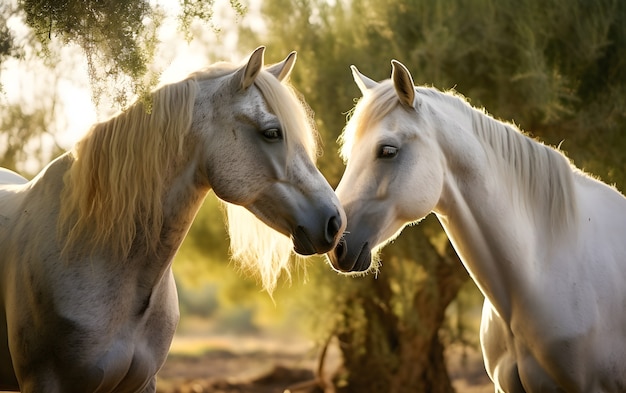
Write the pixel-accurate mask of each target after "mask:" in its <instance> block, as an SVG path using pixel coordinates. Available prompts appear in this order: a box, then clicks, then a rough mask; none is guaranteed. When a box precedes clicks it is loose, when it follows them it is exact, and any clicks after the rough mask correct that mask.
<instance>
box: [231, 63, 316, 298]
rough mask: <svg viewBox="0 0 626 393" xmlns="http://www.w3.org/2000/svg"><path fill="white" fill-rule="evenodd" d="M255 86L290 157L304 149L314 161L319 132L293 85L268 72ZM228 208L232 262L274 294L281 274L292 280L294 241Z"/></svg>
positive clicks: (245, 212) (238, 209)
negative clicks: (274, 118) (277, 124)
mask: <svg viewBox="0 0 626 393" xmlns="http://www.w3.org/2000/svg"><path fill="white" fill-rule="evenodd" d="M254 84H255V86H256V87H257V88H258V89H259V90H260V92H261V94H262V95H263V97H264V98H265V100H266V102H267V105H268V106H269V109H270V110H271V111H272V112H273V113H274V114H275V115H276V116H277V117H278V119H279V121H280V123H281V126H282V127H283V134H284V137H285V140H286V144H287V149H288V154H289V151H292V152H293V151H295V150H300V149H303V150H304V151H305V152H306V153H307V155H308V156H309V158H310V159H311V161H313V162H315V160H316V157H317V153H318V152H317V133H316V130H315V127H314V122H313V116H312V112H311V111H310V109H309V108H308V106H307V105H306V103H305V102H304V100H303V99H302V98H301V97H300V96H299V95H298V93H297V92H296V91H295V90H294V89H293V88H292V87H291V86H290V85H288V84H285V83H284V82H282V83H281V82H280V81H278V80H277V79H276V78H275V77H274V76H273V75H271V74H270V73H268V72H261V73H260V74H259V75H258V77H257V79H256V80H255V83H254ZM288 161H291V160H288ZM226 206H227V208H226V216H227V221H228V231H229V237H230V250H231V255H232V257H233V259H235V260H236V261H237V262H238V263H239V265H240V266H241V267H242V268H243V269H245V270H249V271H254V272H258V274H259V276H260V278H261V281H262V283H263V286H264V287H265V288H266V290H267V291H268V292H269V293H272V291H273V290H274V288H275V287H276V284H277V281H278V278H279V276H280V274H281V273H282V272H284V273H285V274H287V276H288V277H291V275H290V270H289V262H290V259H291V256H292V255H293V253H292V248H293V243H292V241H291V239H290V238H288V237H287V236H285V235H282V234H281V233H279V232H277V231H275V230H273V229H271V228H270V227H269V226H267V225H266V224H264V223H263V222H261V221H260V220H259V219H258V218H256V217H255V216H254V215H253V214H252V213H250V212H249V211H248V210H246V209H245V208H243V207H241V206H236V205H232V204H226Z"/></svg>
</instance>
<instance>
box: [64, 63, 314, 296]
mask: <svg viewBox="0 0 626 393" xmlns="http://www.w3.org/2000/svg"><path fill="white" fill-rule="evenodd" d="M236 69H237V67H236V66H235V65H232V64H229V63H216V64H215V65H212V66H210V67H208V68H206V69H204V70H201V71H198V72H196V73H193V74H191V75H190V76H189V77H188V78H187V79H185V80H183V81H181V82H178V83H174V84H170V85H166V86H164V87H162V88H160V89H158V90H156V91H155V92H153V94H152V97H151V103H152V110H151V112H148V111H146V108H145V106H144V104H143V102H141V101H137V102H136V103H134V104H133V105H131V106H130V107H129V108H128V109H127V110H125V111H123V112H121V113H119V114H118V115H116V116H114V117H112V118H111V119H110V120H107V121H105V122H102V123H98V124H95V125H94V126H93V127H92V128H91V129H90V130H89V132H88V133H87V134H86V135H85V136H84V137H83V138H82V139H81V140H80V141H79V142H78V143H77V144H76V146H75V148H74V149H73V151H72V156H73V159H74V161H73V164H72V167H71V168H70V170H69V171H68V172H67V174H66V176H65V178H64V181H65V187H64V191H63V194H62V200H61V213H60V217H59V231H60V237H61V238H63V237H64V236H65V239H66V241H65V244H64V247H63V252H64V253H68V252H69V251H70V249H71V247H72V246H73V245H75V244H82V243H85V244H89V245H90V246H89V247H90V248H91V250H92V251H93V250H102V249H104V248H105V247H106V250H107V252H109V253H111V254H112V255H114V256H116V257H118V258H121V259H124V258H126V257H127V256H128V255H129V253H130V250H131V247H132V246H133V245H134V244H135V243H137V242H140V243H141V244H143V245H144V246H145V247H146V250H147V251H154V250H156V248H157V247H158V245H159V237H160V230H161V226H162V224H163V211H162V208H163V201H162V195H163V188H164V186H165V184H164V182H165V180H166V178H167V176H168V165H169V163H170V162H171V161H173V160H176V159H178V158H180V157H182V154H183V151H182V147H183V141H184V137H185V135H186V134H187V133H188V130H189V128H190V125H191V121H192V116H193V106H194V101H195V97H196V93H197V89H198V83H197V81H199V80H202V79H208V78H217V77H221V76H225V75H228V74H230V73H233V72H234V71H235V70H236ZM255 86H256V87H257V88H258V89H259V90H260V91H261V93H262V94H263V96H264V97H265V99H266V101H267V103H268V105H269V108H270V109H271V110H272V111H273V112H274V113H275V114H276V115H277V116H278V118H279V119H280V122H281V125H282V126H283V130H284V133H285V140H286V143H287V147H288V150H289V151H292V152H293V151H295V150H296V149H297V147H296V146H302V147H303V148H304V149H305V151H306V153H307V154H308V155H309V157H310V158H311V159H312V160H313V161H315V159H316V157H317V153H318V150H317V133H316V130H315V127H314V122H313V116H312V111H311V110H310V109H309V107H308V106H307V105H306V104H305V102H304V100H303V99H302V98H301V97H300V95H298V93H297V92H296V91H295V90H294V89H293V88H292V87H291V86H290V85H288V84H286V83H281V82H279V81H278V80H277V79H276V78H275V77H274V76H273V75H271V74H270V73H268V72H267V71H261V73H259V75H258V77H257V79H256V80H255ZM224 204H225V205H226V209H225V210H226V224H227V226H228V231H229V236H230V249H231V254H232V257H233V259H235V260H237V261H238V262H239V264H240V266H241V267H242V268H243V269H245V270H252V271H256V272H258V273H259V275H260V277H261V280H262V282H263V285H264V286H265V288H266V289H268V291H270V292H271V291H272V290H273V289H274V287H275V286H276V282H277V280H278V277H279V275H280V274H281V272H282V271H285V272H286V273H287V274H288V276H289V260H290V257H291V255H292V252H291V250H292V248H293V245H292V242H291V240H290V239H289V238H288V237H286V236H284V235H282V234H280V233H278V232H277V231H275V230H273V229H271V228H270V227H268V226H267V225H265V224H264V223H262V222H261V221H260V220H259V219H257V218H256V217H255V216H254V215H253V214H252V213H250V212H249V211H248V210H246V209H245V208H243V207H240V206H235V205H232V204H229V203H225V202H224ZM87 234H88V235H87ZM73 252H76V251H75V250H73Z"/></svg>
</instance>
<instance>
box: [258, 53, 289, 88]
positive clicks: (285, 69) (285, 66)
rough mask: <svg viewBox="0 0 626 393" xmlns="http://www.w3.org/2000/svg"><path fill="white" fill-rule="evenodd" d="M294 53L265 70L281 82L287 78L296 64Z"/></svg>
mask: <svg viewBox="0 0 626 393" xmlns="http://www.w3.org/2000/svg"><path fill="white" fill-rule="evenodd" d="M296 57H297V55H296V52H295V51H293V52H291V53H290V54H289V55H288V56H287V57H286V58H285V60H283V61H281V62H280V63H276V64H274V65H271V66H269V67H267V68H266V69H265V70H266V71H267V72H269V73H270V74H272V75H274V76H275V77H276V79H278V80H279V81H281V82H282V81H283V80H285V79H287V78H288V77H289V74H291V70H293V66H294V64H296Z"/></svg>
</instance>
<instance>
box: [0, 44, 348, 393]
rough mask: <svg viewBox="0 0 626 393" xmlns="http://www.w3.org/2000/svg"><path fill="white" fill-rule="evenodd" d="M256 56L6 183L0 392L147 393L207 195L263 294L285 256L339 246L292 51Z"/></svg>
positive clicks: (155, 100)
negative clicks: (176, 266) (222, 211)
mask: <svg viewBox="0 0 626 393" xmlns="http://www.w3.org/2000/svg"><path fill="white" fill-rule="evenodd" d="M263 54H264V48H263V47H261V48H258V49H257V50H255V51H254V52H253V53H252V54H251V56H250V58H249V60H248V61H247V62H246V63H245V64H244V65H242V66H236V65H233V64H228V63H218V64H215V65H213V66H211V67H209V68H207V69H205V70H202V71H199V72H196V73H194V74H192V75H191V76H190V77H188V78H187V79H185V80H183V81H181V82H178V83H174V84H170V85H166V86H164V87H161V88H159V89H157V90H156V91H155V92H154V93H153V94H152V96H151V102H150V104H151V110H147V109H146V106H145V104H144V103H143V102H141V101H139V102H136V103H135V104H133V105H131V106H130V107H129V108H128V109H127V110H125V111H123V112H122V113H120V114H118V115H116V116H114V117H113V118H111V119H110V120H108V121H105V122H102V123H99V124H96V125H94V126H93V127H92V128H91V130H90V131H89V132H88V133H87V134H86V136H85V137H84V138H82V139H81V140H80V141H79V142H78V143H77V145H76V146H75V148H74V149H73V150H72V151H70V152H67V153H65V154H63V155H62V156H60V157H59V158H57V159H56V160H54V161H53V162H51V163H50V164H49V165H48V166H47V167H46V168H45V169H43V170H42V171H41V172H40V173H39V174H38V175H37V176H36V177H35V178H34V179H33V180H31V181H28V182H26V180H25V179H23V178H21V177H20V176H19V175H17V174H15V173H13V172H10V171H5V170H2V171H0V269H1V276H0V277H1V278H0V287H1V292H0V293H1V301H2V302H1V304H2V307H1V309H0V388H1V389H11V390H18V389H19V390H21V391H22V392H82V393H84V392H154V391H155V389H156V386H155V385H156V377H155V375H156V373H157V371H158V370H159V368H160V367H161V365H162V364H163V362H164V361H165V357H166V355H167V352H168V349H169V346H170V343H171V340H172V337H173V334H174V330H175V328H176V325H177V322H178V318H179V311H178V299H177V293H176V287H175V283H174V279H173V276H172V270H171V263H172V259H173V257H174V254H175V253H176V251H177V249H178V247H179V246H180V244H181V242H182V241H183V238H184V237H185V235H186V233H187V231H188V229H189V227H190V225H191V223H192V221H193V219H194V217H195V215H196V212H197V211H198V208H199V207H200V205H201V204H202V201H203V200H204V198H205V196H206V195H207V193H208V191H209V190H211V189H212V190H213V191H214V192H215V194H216V195H217V196H218V197H219V198H221V199H222V200H223V201H226V202H227V203H228V205H229V206H231V205H233V206H234V205H237V206H238V207H239V209H235V208H233V207H229V208H228V209H227V210H228V213H227V216H228V217H227V219H228V221H229V223H230V225H229V231H230V233H231V237H232V238H233V239H235V240H236V241H234V242H233V243H231V246H232V247H233V253H234V254H236V255H244V256H252V257H259V258H256V259H254V260H253V261H249V262H246V263H248V264H250V265H251V266H254V267H256V268H257V269H258V270H259V271H260V274H261V276H262V279H263V282H264V284H265V286H266V287H267V288H268V289H269V290H270V291H271V289H272V288H273V286H274V285H275V283H276V279H277V276H278V274H279V272H280V271H281V270H282V269H287V268H288V265H287V261H288V258H289V255H290V253H291V249H292V248H293V249H294V250H295V251H296V252H297V253H299V254H302V255H310V254H316V253H317V254H319V253H325V252H327V251H329V250H331V249H332V248H333V247H334V246H335V245H336V243H337V242H338V239H339V237H340V234H341V233H342V232H343V228H344V227H345V217H344V212H343V210H342V208H341V206H340V204H339V202H338V200H337V198H336V196H335V193H334V191H333V190H332V188H331V187H330V186H329V184H328V183H327V181H326V180H325V179H324V177H323V176H322V175H321V173H320V172H319V171H318V170H317V168H316V167H315V163H314V160H315V157H316V153H317V151H316V136H315V134H314V128H313V126H312V119H311V118H310V117H309V115H308V113H309V111H308V110H307V108H306V107H305V105H304V103H303V102H302V101H301V100H300V99H299V98H298V96H297V94H296V93H295V92H294V91H293V89H292V88H291V87H290V86H289V85H288V84H287V83H285V81H286V79H287V78H288V76H289V73H290V72H291V70H292V67H293V65H294V62H295V59H296V55H295V52H294V53H291V54H290V55H289V56H287V58H286V59H285V60H284V61H282V62H281V63H278V64H275V65H272V66H269V67H267V68H264V66H263ZM281 82H282V83H281ZM242 211H244V212H246V213H241V212H242ZM247 212H252V214H250V213H247ZM249 219H253V221H252V222H247V221H246V220H249ZM259 220H260V221H262V222H263V223H264V224H263V225H257V224H256V222H258V221H259ZM270 227H271V228H270ZM239 247H245V249H244V250H243V251H242V250H239Z"/></svg>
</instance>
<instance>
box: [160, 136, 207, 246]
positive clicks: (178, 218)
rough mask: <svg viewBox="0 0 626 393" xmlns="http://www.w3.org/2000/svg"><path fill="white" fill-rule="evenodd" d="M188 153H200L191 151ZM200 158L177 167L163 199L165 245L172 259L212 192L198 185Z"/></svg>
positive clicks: (194, 157)
mask: <svg viewBox="0 0 626 393" xmlns="http://www.w3.org/2000/svg"><path fill="white" fill-rule="evenodd" d="M186 151H187V152H193V151H197V149H194V148H192V147H189V149H188V150H186ZM198 156H199V154H195V153H191V154H189V155H187V157H188V158H189V159H188V160H185V162H181V163H178V164H177V165H175V166H174V169H173V170H172V172H171V174H170V175H169V176H168V177H167V180H166V182H165V188H164V196H163V228H162V230H161V243H162V247H165V249H166V251H169V252H170V253H171V255H172V256H173V254H174V253H175V252H176V251H177V250H178V247H179V246H180V244H181V243H182V241H183V239H184V237H185V235H186V234H187V231H188V230H189V227H190V226H191V224H192V223H193V220H194V218H195V216H196V214H197V212H198V210H199V209H200V206H201V205H202V202H203V201H204V198H205V197H206V195H207V193H208V191H209V188H208V186H205V185H203V184H202V183H199V182H198V181H197V175H198V173H197V171H198V164H197V160H198Z"/></svg>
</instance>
